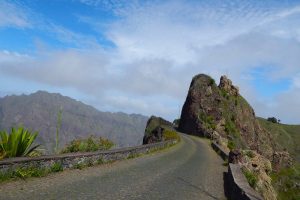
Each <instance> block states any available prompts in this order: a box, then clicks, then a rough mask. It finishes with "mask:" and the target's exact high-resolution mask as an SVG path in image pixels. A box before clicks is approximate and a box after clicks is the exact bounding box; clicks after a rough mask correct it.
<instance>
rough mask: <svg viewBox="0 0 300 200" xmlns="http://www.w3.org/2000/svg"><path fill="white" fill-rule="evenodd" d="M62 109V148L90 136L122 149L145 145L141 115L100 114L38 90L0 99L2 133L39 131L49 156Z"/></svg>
mask: <svg viewBox="0 0 300 200" xmlns="http://www.w3.org/2000/svg"><path fill="white" fill-rule="evenodd" d="M59 110H61V111H62V121H61V130H60V133H59V143H60V147H63V146H64V145H65V144H66V143H67V142H70V141H71V140H73V139H75V138H83V137H87V136H88V135H95V136H103V137H106V138H108V139H111V140H112V141H113V142H114V143H115V144H116V145H117V146H120V147H124V146H134V145H138V144H141V143H142V139H143V134H144V129H145V126H146V122H147V119H148V118H147V117H145V116H142V115H138V114H131V115H128V114H125V113H110V112H100V111H98V110H97V109H95V108H93V107H92V106H89V105H86V104H84V103H82V102H80V101H76V100H74V99H71V98H69V97H65V96H62V95H60V94H53V93H47V92H44V91H38V92H36V93H34V94H31V95H21V96H15V95H13V96H6V97H4V98H0V130H3V129H6V130H7V129H10V127H11V126H17V125H23V126H25V127H26V128H29V129H31V130H34V131H38V132H39V136H38V137H37V142H38V143H40V144H42V145H43V147H44V148H45V149H46V150H47V152H48V153H50V152H52V151H53V149H54V144H55V133H56V126H57V118H58V113H59Z"/></svg>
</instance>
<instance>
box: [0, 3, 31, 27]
mask: <svg viewBox="0 0 300 200" xmlns="http://www.w3.org/2000/svg"><path fill="white" fill-rule="evenodd" d="M0 27H17V28H28V27H31V23H30V21H29V16H28V13H27V11H26V9H25V8H22V7H21V6H16V5H15V4H13V3H10V2H9V1H6V0H2V1H0Z"/></svg>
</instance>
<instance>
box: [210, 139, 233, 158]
mask: <svg viewBox="0 0 300 200" xmlns="http://www.w3.org/2000/svg"><path fill="white" fill-rule="evenodd" d="M211 146H212V148H213V149H214V150H215V151H216V152H217V153H218V154H219V155H220V156H221V157H222V159H223V160H228V158H229V152H228V151H225V150H224V149H223V148H222V147H220V145H218V144H217V143H216V142H215V141H212V142H211Z"/></svg>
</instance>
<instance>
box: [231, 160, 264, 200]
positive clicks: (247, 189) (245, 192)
mask: <svg viewBox="0 0 300 200" xmlns="http://www.w3.org/2000/svg"><path fill="white" fill-rule="evenodd" d="M228 183H229V190H230V191H229V192H228V195H229V197H228V198H229V199H231V200H263V198H262V197H261V196H260V195H259V194H258V192H256V191H255V190H254V189H253V188H252V187H251V186H250V185H249V183H248V181H247V179H246V177H245V175H244V174H243V172H242V170H241V167H240V165H239V164H232V163H230V164H229V165H228Z"/></svg>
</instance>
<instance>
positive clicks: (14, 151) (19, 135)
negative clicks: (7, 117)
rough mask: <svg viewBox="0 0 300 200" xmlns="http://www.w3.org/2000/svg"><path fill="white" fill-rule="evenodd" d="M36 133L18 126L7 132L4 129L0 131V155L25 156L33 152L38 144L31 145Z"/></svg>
mask: <svg viewBox="0 0 300 200" xmlns="http://www.w3.org/2000/svg"><path fill="white" fill-rule="evenodd" d="M37 135H38V133H37V132H34V133H31V132H30V131H28V130H26V129H24V128H23V127H20V128H18V129H15V128H12V129H11V132H10V133H9V134H8V133H7V132H6V131H0V157H2V158H9V157H20V156H27V155H29V154H30V153H31V152H33V151H34V150H35V149H36V148H37V147H38V146H39V145H36V146H33V147H31V145H32V144H33V142H34V140H35V139H36V137H37Z"/></svg>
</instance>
